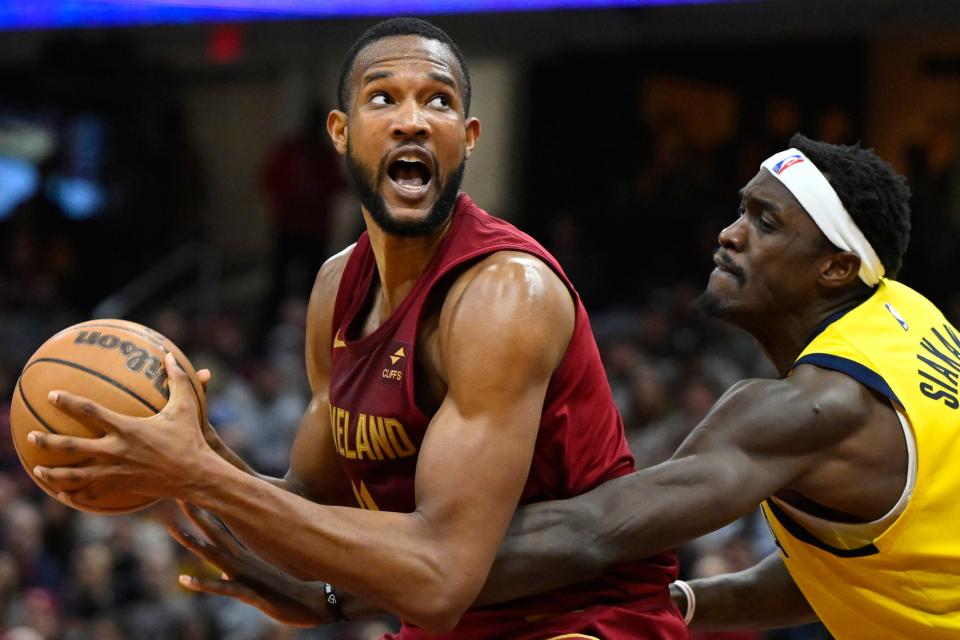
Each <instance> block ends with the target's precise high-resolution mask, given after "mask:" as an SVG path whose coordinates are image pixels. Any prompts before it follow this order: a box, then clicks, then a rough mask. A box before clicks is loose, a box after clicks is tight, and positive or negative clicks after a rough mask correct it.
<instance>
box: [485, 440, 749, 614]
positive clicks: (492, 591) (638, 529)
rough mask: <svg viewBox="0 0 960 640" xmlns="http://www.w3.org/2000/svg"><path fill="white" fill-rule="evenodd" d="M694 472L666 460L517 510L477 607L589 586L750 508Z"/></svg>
mask: <svg viewBox="0 0 960 640" xmlns="http://www.w3.org/2000/svg"><path fill="white" fill-rule="evenodd" d="M698 467H699V465H698V464H696V462H695V461H692V460H687V459H679V460H671V461H668V462H666V463H663V464H661V465H657V466H656V467H652V468H650V469H645V470H643V471H638V472H636V473H632V474H629V475H626V476H622V477H620V478H616V479H614V480H610V481H607V482H605V483H604V484H602V485H600V486H599V487H597V488H595V489H593V490H592V491H589V492H588V493H585V494H582V495H579V496H576V497H574V498H569V499H567V500H559V501H553V502H543V503H538V504H532V505H527V506H525V507H523V508H521V509H520V510H519V511H518V512H517V515H516V516H515V517H514V519H513V521H512V522H511V524H510V528H509V529H508V530H507V535H506V538H505V539H504V542H503V544H502V546H501V547H500V550H499V552H498V554H497V559H496V561H495V563H494V566H493V569H491V572H490V576H489V578H488V579H487V583H486V585H485V586H484V588H483V591H482V593H481V596H480V602H481V603H484V604H487V603H493V602H501V601H505V600H510V599H514V598H517V597H522V596H527V595H532V594H534V593H541V592H543V591H548V590H550V589H555V588H558V587H562V586H566V585H569V584H573V583H576V582H580V581H583V580H588V579H590V578H592V577H595V576H596V575H598V574H599V573H600V572H601V571H602V570H603V569H605V568H606V567H608V566H611V565H615V564H620V563H624V562H634V561H637V560H642V559H643V558H647V557H650V556H652V555H654V554H657V553H660V552H662V551H666V550H668V549H672V548H674V547H676V546H679V545H680V544H683V543H684V542H686V541H688V540H692V539H693V538H696V537H698V536H700V535H703V534H704V533H707V532H709V531H713V530H714V529H716V528H718V527H721V526H723V525H724V524H727V523H728V522H731V521H733V520H735V519H736V518H737V517H739V516H740V515H742V514H743V513H746V512H747V511H749V510H750V509H752V508H755V506H756V503H753V504H751V502H750V501H751V498H750V497H749V494H746V495H747V496H748V497H747V498H746V499H744V498H743V496H744V494H745V492H742V491H739V487H737V485H736V483H731V482H729V481H728V480H727V479H723V480H719V481H718V480H717V479H716V476H715V475H711V473H712V472H710V471H703V470H702V469H700V468H698ZM730 487H732V488H730ZM705 488H709V490H705ZM717 496H722V497H720V498H718V497H717ZM733 496H737V497H738V498H739V499H737V498H735V497H733ZM717 504H722V505H723V506H724V507H725V508H724V509H718V508H716V505H717Z"/></svg>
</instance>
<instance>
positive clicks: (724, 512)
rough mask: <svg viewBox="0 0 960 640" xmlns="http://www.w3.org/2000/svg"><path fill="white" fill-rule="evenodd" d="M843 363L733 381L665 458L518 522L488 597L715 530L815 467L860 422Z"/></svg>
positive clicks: (530, 588)
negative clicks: (836, 368)
mask: <svg viewBox="0 0 960 640" xmlns="http://www.w3.org/2000/svg"><path fill="white" fill-rule="evenodd" d="M850 390H851V387H850V386H849V382H845V380H844V378H843V377H842V375H841V374H829V373H826V372H823V371H819V372H812V371H801V370H800V369H798V370H797V372H796V373H795V375H793V376H791V377H790V378H787V379H784V380H749V381H744V382H741V383H738V384H737V385H734V386H733V387H732V388H731V389H730V390H729V391H727V393H726V394H724V396H723V397H722V398H721V399H720V400H719V401H718V402H717V404H716V405H714V407H713V409H712V410H711V411H710V413H709V414H708V415H707V416H706V417H705V418H704V419H703V421H702V422H701V423H700V424H699V425H698V426H697V427H696V428H695V429H694V430H693V432H692V433H691V434H690V436H689V437H688V438H687V439H686V440H685V441H684V443H683V444H682V445H681V446H680V448H679V449H678V450H677V452H676V453H675V454H674V455H673V456H672V457H671V458H670V459H669V460H668V461H666V462H664V463H662V464H659V465H656V466H654V467H650V468H648V469H643V470H641V471H637V472H635V473H633V474H630V475H627V476H623V477H621V478H617V479H614V480H611V481H609V482H606V483H604V484H602V485H600V486H599V487H597V488H596V489H594V490H592V491H590V492H588V493H585V494H583V495H580V496H577V497H574V498H570V499H568V500H563V501H556V502H544V503H538V504H534V505H529V506H527V507H525V508H524V509H522V510H520V512H519V513H518V514H517V516H516V518H515V519H514V521H513V522H512V524H511V526H510V528H509V530H508V531H507V535H506V537H505V539H504V543H503V545H502V546H501V548H500V552H499V554H498V556H497V560H496V562H495V564H494V567H493V569H492V570H491V573H490V577H489V579H488V581H487V584H486V586H485V587H484V590H483V593H482V594H481V596H480V600H481V601H483V602H497V601H501V600H509V599H513V598H516V597H520V596H523V595H527V594H529V593H533V592H539V591H546V590H549V589H554V588H557V587H560V586H563V585H566V584H571V583H574V582H578V581H581V580H584V579H587V578H590V577H592V576H595V575H597V574H598V573H599V572H600V571H602V570H603V569H604V568H605V567H607V566H610V565H613V564H618V563H621V562H630V561H634V560H640V559H642V558H645V557H648V556H650V555H653V554H655V553H659V552H661V551H664V550H666V549H670V548H673V547H676V546H678V545H680V544H683V543H685V542H687V541H689V540H692V539H693V538H696V537H698V536H701V535H703V534H705V533H708V532H710V531H713V530H715V529H718V528H720V527H722V526H723V525H726V524H728V523H730V522H732V521H734V520H736V519H737V518H739V517H741V516H743V515H745V514H747V513H749V512H751V511H752V510H754V509H756V508H757V506H758V505H759V504H760V502H761V501H762V500H764V499H765V498H767V497H769V496H771V495H773V494H774V493H776V492H777V491H779V490H780V489H782V488H784V487H786V486H788V485H790V484H791V483H792V482H794V481H795V480H797V479H798V478H802V477H804V475H805V474H807V473H808V472H810V470H811V469H814V468H815V467H816V466H817V465H818V463H819V461H820V460H822V459H823V456H824V455H826V454H827V453H828V452H829V451H830V450H832V448H833V447H834V446H835V445H836V444H837V443H839V442H842V441H843V440H844V439H846V438H848V437H850V436H851V435H852V434H854V433H856V431H857V429H858V428H859V425H860V424H862V411H863V408H862V406H861V405H862V402H861V401H858V400H857V398H856V397H854V398H853V399H851V396H850Z"/></svg>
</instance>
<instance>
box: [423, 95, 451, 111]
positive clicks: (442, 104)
mask: <svg viewBox="0 0 960 640" xmlns="http://www.w3.org/2000/svg"><path fill="white" fill-rule="evenodd" d="M428 104H429V105H430V106H431V107H435V108H437V109H449V108H450V96H448V95H446V94H443V93H438V94H437V95H435V96H433V97H432V98H430V102H429V103H428Z"/></svg>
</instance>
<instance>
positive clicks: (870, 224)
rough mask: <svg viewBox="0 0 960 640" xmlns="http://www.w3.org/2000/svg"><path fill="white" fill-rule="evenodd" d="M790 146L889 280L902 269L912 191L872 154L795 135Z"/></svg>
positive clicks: (855, 148)
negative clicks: (822, 180)
mask: <svg viewBox="0 0 960 640" xmlns="http://www.w3.org/2000/svg"><path fill="white" fill-rule="evenodd" d="M790 146H791V147H795V148H797V149H799V150H800V151H802V152H803V154H804V155H805V156H807V157H808V158H810V160H811V161H812V162H813V164H815V165H816V166H817V168H818V169H820V171H821V173H823V174H824V175H825V176H826V177H827V180H829V181H830V185H831V186H832V187H833V190H834V191H836V192H837V196H839V197H840V202H842V203H843V206H844V207H846V209H847V212H848V213H849V214H850V217H851V218H853V221H854V222H855V223H856V224H857V226H858V227H860V231H862V232H863V235H864V236H865V237H866V238H867V240H868V241H869V242H870V244H871V245H873V250H874V251H876V252H877V257H878V258H880V262H882V263H883V268H884V270H885V271H886V275H887V277H889V278H896V276H897V274H898V273H899V272H900V267H902V266H903V254H904V253H906V251H907V244H908V243H909V242H910V188H909V187H908V186H907V181H906V179H905V178H904V177H903V176H901V175H900V174H898V173H897V172H896V171H895V170H894V168H893V167H892V166H890V163H889V162H887V161H886V160H883V159H882V158H881V157H880V156H878V155H877V154H876V153H875V152H874V151H873V149H864V148H862V147H861V146H860V143H857V144H855V145H850V146H847V145H840V144H829V143H827V142H820V141H817V140H811V139H810V138H807V137H806V136H804V135H801V134H799V133H798V134H796V135H794V136H793V137H792V138H790Z"/></svg>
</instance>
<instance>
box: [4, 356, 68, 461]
mask: <svg viewBox="0 0 960 640" xmlns="http://www.w3.org/2000/svg"><path fill="white" fill-rule="evenodd" d="M23 371H24V373H26V371H27V369H26V368H24V370H23ZM20 378H23V374H20ZM17 393H19V394H20V400H21V401H22V402H23V406H25V407H26V408H27V411H29V412H30V415H32V416H33V418H34V420H36V421H37V422H39V423H40V426H42V427H43V428H44V429H46V430H47V431H48V432H50V433H54V434H56V435H63V434H61V433H60V432H59V431H57V430H56V429H54V428H53V427H51V426H50V425H49V424H47V421H46V420H44V419H43V418H42V417H41V416H40V414H39V413H37V410H36V409H34V408H33V405H32V404H30V401H29V400H27V394H25V393H24V392H23V387H21V386H20V380H19V379H18V380H17ZM13 440H14V443H16V440H17V439H16V438H14V439H13Z"/></svg>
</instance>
